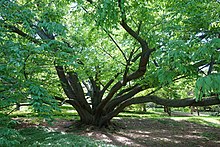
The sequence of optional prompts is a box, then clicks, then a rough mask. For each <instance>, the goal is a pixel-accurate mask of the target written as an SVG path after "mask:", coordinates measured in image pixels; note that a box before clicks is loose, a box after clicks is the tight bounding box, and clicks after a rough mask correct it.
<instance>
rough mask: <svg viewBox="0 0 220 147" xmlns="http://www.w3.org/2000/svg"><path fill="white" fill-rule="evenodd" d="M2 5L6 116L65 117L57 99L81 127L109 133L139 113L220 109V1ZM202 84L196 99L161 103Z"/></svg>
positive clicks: (43, 0) (19, 1)
mask: <svg viewBox="0 0 220 147" xmlns="http://www.w3.org/2000/svg"><path fill="white" fill-rule="evenodd" d="M0 5H1V9H0V12H1V13H0V23H1V24H0V26H1V28H0V29H1V31H2V33H1V36H0V37H1V38H0V39H1V50H2V52H1V55H2V57H3V58H2V59H1V69H0V70H1V71H3V72H2V73H3V74H2V75H1V79H0V80H1V99H2V100H3V101H4V103H1V105H2V106H1V108H4V107H7V106H10V105H11V104H13V103H16V102H20V101H22V100H25V101H28V102H29V103H30V104H32V106H33V108H34V110H36V111H37V112H40V114H45V112H46V113H48V112H52V109H51V108H56V103H55V99H56V100H59V101H62V103H65V102H66V103H69V104H71V105H72V106H73V107H74V108H75V109H76V111H77V112H78V114H79V116H80V121H81V122H82V123H84V124H90V125H95V126H99V127H102V126H106V125H108V124H109V123H110V120H111V119H112V118H113V117H114V116H116V115H117V114H118V113H120V112H121V111H122V110H123V109H124V108H125V107H127V106H129V105H131V104H138V103H145V102H154V103H157V104H160V105H164V106H170V107H184V106H190V105H192V106H205V105H214V104H219V103H220V100H219V99H218V97H219V92H220V87H219V86H218V85H219V84H220V83H219V82H220V75H219V62H220V61H219V60H220V58H219V57H220V56H219V47H220V39H219V24H218V23H219V22H218V21H219V7H218V5H219V2H218V1H216V0H212V1H205V0H204V1H199V0H193V1H181V2H176V1H169V2H167V1H164V0H159V1H147V2H146V1H124V0H118V1H115V0H98V1H94V2H93V1H72V2H71V1H69V0H62V1H60V0H59V1H58V0H54V1H47V0H41V1H38V0H32V1H28V0H16V1H9V0H8V1H5V0H1V1H0ZM204 67H207V68H208V71H207V72H206V71H205V70H203V69H204ZM198 78H199V80H198V82H197V83H196V88H195V89H196V90H195V93H196V96H197V99H193V98H191V99H189V98H188V99H177V100H175V99H174V100H173V99H172V98H170V99H165V98H160V97H158V96H156V95H153V94H154V93H155V92H157V91H158V90H160V89H161V88H163V87H166V86H168V85H170V84H172V83H175V82H178V81H179V80H180V79H184V80H186V79H190V80H196V79H198ZM184 80H183V81H184ZM204 83H206V84H204ZM177 87H178V86H177ZM145 90H147V91H149V93H147V94H146V95H144V96H138V95H137V94H138V93H139V92H141V91H145ZM62 91H63V92H62ZM213 94H214V95H213ZM204 96H212V97H210V98H203V97H204ZM6 103H8V104H6Z"/></svg>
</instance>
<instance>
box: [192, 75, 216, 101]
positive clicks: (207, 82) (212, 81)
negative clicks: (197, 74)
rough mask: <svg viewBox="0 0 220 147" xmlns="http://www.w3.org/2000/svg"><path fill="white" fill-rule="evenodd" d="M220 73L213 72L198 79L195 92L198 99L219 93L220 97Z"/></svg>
mask: <svg viewBox="0 0 220 147" xmlns="http://www.w3.org/2000/svg"><path fill="white" fill-rule="evenodd" d="M219 85H220V74H211V75H208V76H206V77H201V78H199V79H198V80H197V81H196V88H195V93H196V97H197V98H198V100H201V99H202V97H203V96H204V95H205V96H210V95H212V94H217V95H218V98H220V93H219V92H220V86H219Z"/></svg>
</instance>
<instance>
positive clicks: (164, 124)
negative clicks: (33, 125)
mask: <svg viewBox="0 0 220 147" xmlns="http://www.w3.org/2000/svg"><path fill="white" fill-rule="evenodd" d="M193 119H194V118H193ZM114 122H115V123H116V124H118V125H119V126H122V127H123V128H124V129H120V130H118V131H112V132H110V131H109V130H108V131H107V130H101V131H100V130H96V129H93V128H91V127H88V128H85V129H83V130H79V128H72V130H71V132H69V126H71V125H73V124H74V123H75V122H74V121H65V120H57V121H56V122H54V124H53V125H52V126H48V125H47V124H46V123H43V124H41V125H45V126H47V127H50V128H51V130H53V131H62V132H64V133H70V134H72V133H73V134H77V135H82V136H89V137H91V138H94V139H97V140H102V141H105V142H108V143H109V144H114V145H118V146H134V147H145V146H146V147H148V146H149V147H151V146H154V147H155V146H159V147H160V146H166V147H167V146H178V147H186V146H187V147H195V146H201V147H202V146H204V147H218V146H219V147H220V119H218V120H216V122H215V125H212V124H210V122H208V121H205V120H202V119H199V118H198V119H197V118H195V119H194V120H192V121H188V120H185V119H178V120H175V119H170V118H141V119H138V118H123V119H115V120H114ZM22 125H23V127H27V126H25V123H22ZM210 125H211V126H210Z"/></svg>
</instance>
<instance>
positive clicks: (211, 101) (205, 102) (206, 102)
mask: <svg viewBox="0 0 220 147" xmlns="http://www.w3.org/2000/svg"><path fill="white" fill-rule="evenodd" d="M146 102H153V103H155V104H158V105H164V106H167V107H186V106H210V105H217V104H220V99H219V98H218V97H217V96H215V97H210V98H204V99H202V100H201V101H198V102H197V101H196V99H194V98H185V99H179V100H171V99H165V98H160V97H157V96H141V97H135V98H131V99H129V100H127V101H125V102H123V103H122V104H121V105H120V106H119V107H117V108H116V109H115V110H114V111H112V112H111V113H109V114H108V115H106V116H105V117H104V119H103V120H110V119H111V118H113V117H114V116H116V115H118V114H119V113H120V112H121V111H122V110H123V109H124V108H125V107H127V106H129V105H132V104H140V103H146Z"/></svg>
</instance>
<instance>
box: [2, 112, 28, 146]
mask: <svg viewBox="0 0 220 147" xmlns="http://www.w3.org/2000/svg"><path fill="white" fill-rule="evenodd" d="M16 125H17V122H16V121H14V120H11V119H10V118H9V117H6V116H4V115H2V114H1V117H0V146H6V147H9V146H15V145H18V144H20V142H21V141H22V140H23V139H24V138H23V137H22V136H21V135H20V133H19V132H18V131H17V130H15V129H14V127H15V126H16Z"/></svg>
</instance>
